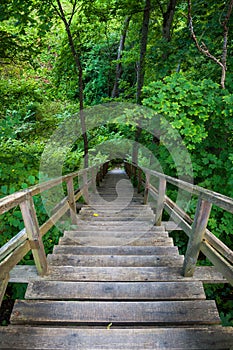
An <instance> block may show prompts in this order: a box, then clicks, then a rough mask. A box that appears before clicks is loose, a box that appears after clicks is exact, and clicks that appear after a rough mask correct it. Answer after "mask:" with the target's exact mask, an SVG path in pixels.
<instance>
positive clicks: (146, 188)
mask: <svg viewBox="0 0 233 350" xmlns="http://www.w3.org/2000/svg"><path fill="white" fill-rule="evenodd" d="M149 188H150V174H148V173H147V174H146V184H145V192H144V204H147V203H148V197H149Z"/></svg>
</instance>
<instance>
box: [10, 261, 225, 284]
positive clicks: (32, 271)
mask: <svg viewBox="0 0 233 350" xmlns="http://www.w3.org/2000/svg"><path fill="white" fill-rule="evenodd" d="M52 268H53V267H49V270H51V269H52ZM144 269H145V267H144ZM156 269H157V268H156ZM165 272H166V271H162V272H161V273H165ZM172 272H173V273H175V275H176V279H175V280H174V279H173V281H180V280H182V281H186V282H190V281H202V282H203V283H227V281H226V279H225V278H224V277H223V275H222V274H221V273H220V272H218V271H217V270H216V268H215V267H214V266H197V267H196V269H195V272H194V276H193V277H192V278H190V277H188V278H182V276H181V269H180V268H179V269H178V270H176V268H173V271H172ZM60 273H62V272H61V271H60ZM64 273H67V270H66V268H65V271H64ZM69 273H70V271H69ZM166 273H167V272H166ZM73 277H74V279H73V280H74V281H75V280H77V279H75V275H74V276H73ZM157 277H159V275H158V274H157ZM44 279H46V280H48V279H49V276H48V275H47V276H46V277H40V276H39V275H38V273H37V270H36V267H35V266H34V265H16V266H15V267H14V268H13V269H12V270H11V272H10V282H12V283H29V282H31V281H40V280H44ZM60 280H61V279H60ZM168 281H169V280H168Z"/></svg>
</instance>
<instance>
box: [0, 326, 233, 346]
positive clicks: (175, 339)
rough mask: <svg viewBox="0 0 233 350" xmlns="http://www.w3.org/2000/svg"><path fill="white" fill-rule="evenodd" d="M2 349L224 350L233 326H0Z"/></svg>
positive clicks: (230, 340)
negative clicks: (107, 327)
mask: <svg viewBox="0 0 233 350" xmlns="http://www.w3.org/2000/svg"><path fill="white" fill-rule="evenodd" d="M0 339H1V340H0V344H1V345H0V346H1V349H17V350H22V349H25V350H31V349H37V350H39V349H40V350H45V349H46V350H67V349H69V350H77V349H80V350H97V349H99V350H100V349H101V350H113V349H117V350H125V349H128V350H142V349H145V350H188V349H189V350H210V349H211V350H220V349H221V350H223V349H230V348H231V347H232V346H233V328H232V327H219V326H208V327H206V326H205V327H195V328H190V327H189V328H178V327H177V328H162V327H159V328H145V329H141V328H140V329H137V328H134V329H132V328H128V329H116V328H114V326H113V327H111V329H106V327H105V328H101V329H95V328H91V329H80V328H77V327H72V328H68V327H59V328H55V327H54V328H46V327H24V326H14V327H10V328H9V327H0Z"/></svg>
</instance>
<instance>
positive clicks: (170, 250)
mask: <svg viewBox="0 0 233 350" xmlns="http://www.w3.org/2000/svg"><path fill="white" fill-rule="evenodd" d="M53 251H54V253H56V254H78V255H150V254H151V255H175V254H177V255H178V248H177V247H154V246H152V247H149V246H147V247H144V246H142V247H140V246H136V247H133V246H120V247H101V246H100V247H98V246H94V247H79V246H75V245H74V246H67V245H63V246H62V245H59V246H55V247H54V250H53Z"/></svg>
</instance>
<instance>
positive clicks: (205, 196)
mask: <svg viewBox="0 0 233 350" xmlns="http://www.w3.org/2000/svg"><path fill="white" fill-rule="evenodd" d="M125 169H126V172H127V174H128V175H129V177H135V176H136V171H138V175H137V176H138V181H140V182H141V183H142V181H141V171H143V172H144V174H145V177H146V182H144V187H145V196H144V203H145V204H146V203H147V200H148V195H149V194H151V195H152V197H154V198H156V200H157V212H156V220H155V224H156V225H160V224H161V219H162V212H163V209H164V210H165V211H167V212H168V213H169V214H170V215H171V217H172V219H173V220H174V221H175V222H176V223H177V224H179V227H180V228H182V230H183V231H184V232H185V233H186V234H187V236H188V237H189V243H188V248H187V251H186V255H185V260H184V265H183V274H184V276H185V277H189V276H190V277H191V276H193V273H194V268H195V266H196V263H197V258H198V255H199V252H200V251H201V252H202V253H203V254H204V255H206V257H207V258H208V259H209V260H210V261H211V262H212V263H213V265H214V266H215V267H216V268H217V270H218V271H219V272H221V273H222V274H223V276H224V277H225V278H226V279H227V281H228V282H229V283H231V284H232V285H233V251H232V250H231V249H230V248H229V247H227V246H226V245H225V244H224V243H223V242H222V241H221V240H219V239H218V238H217V237H216V236H215V235H214V234H213V233H212V232H210V231H209V230H208V229H207V228H206V226H207V224H208V218H209V215H210V211H211V206H212V204H215V205H217V206H218V207H220V208H222V209H224V210H226V211H228V212H230V213H233V199H232V198H230V197H227V196H224V195H222V194H220V193H217V192H214V191H210V190H207V189H205V188H202V187H200V186H196V185H193V184H191V183H188V182H185V181H183V180H179V179H175V178H173V177H171V176H168V175H165V174H161V173H159V172H157V171H155V170H150V169H147V168H145V167H139V166H138V165H137V164H130V163H128V162H125ZM139 174H140V175H139ZM152 177H156V178H157V179H159V188H158V189H157V188H155V187H154V186H153V185H152V184H151V183H150V179H151V178H152ZM166 182H167V183H170V184H172V185H174V186H176V187H178V188H180V189H182V190H186V191H187V192H189V193H192V194H193V195H196V196H198V205H197V208H196V214H195V219H194V221H193V220H192V219H191V218H190V216H189V215H188V214H187V213H186V212H185V211H183V209H181V208H179V207H178V206H177V205H176V204H175V203H174V202H173V201H172V200H171V199H170V198H169V197H168V196H167V195H166Z"/></svg>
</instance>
